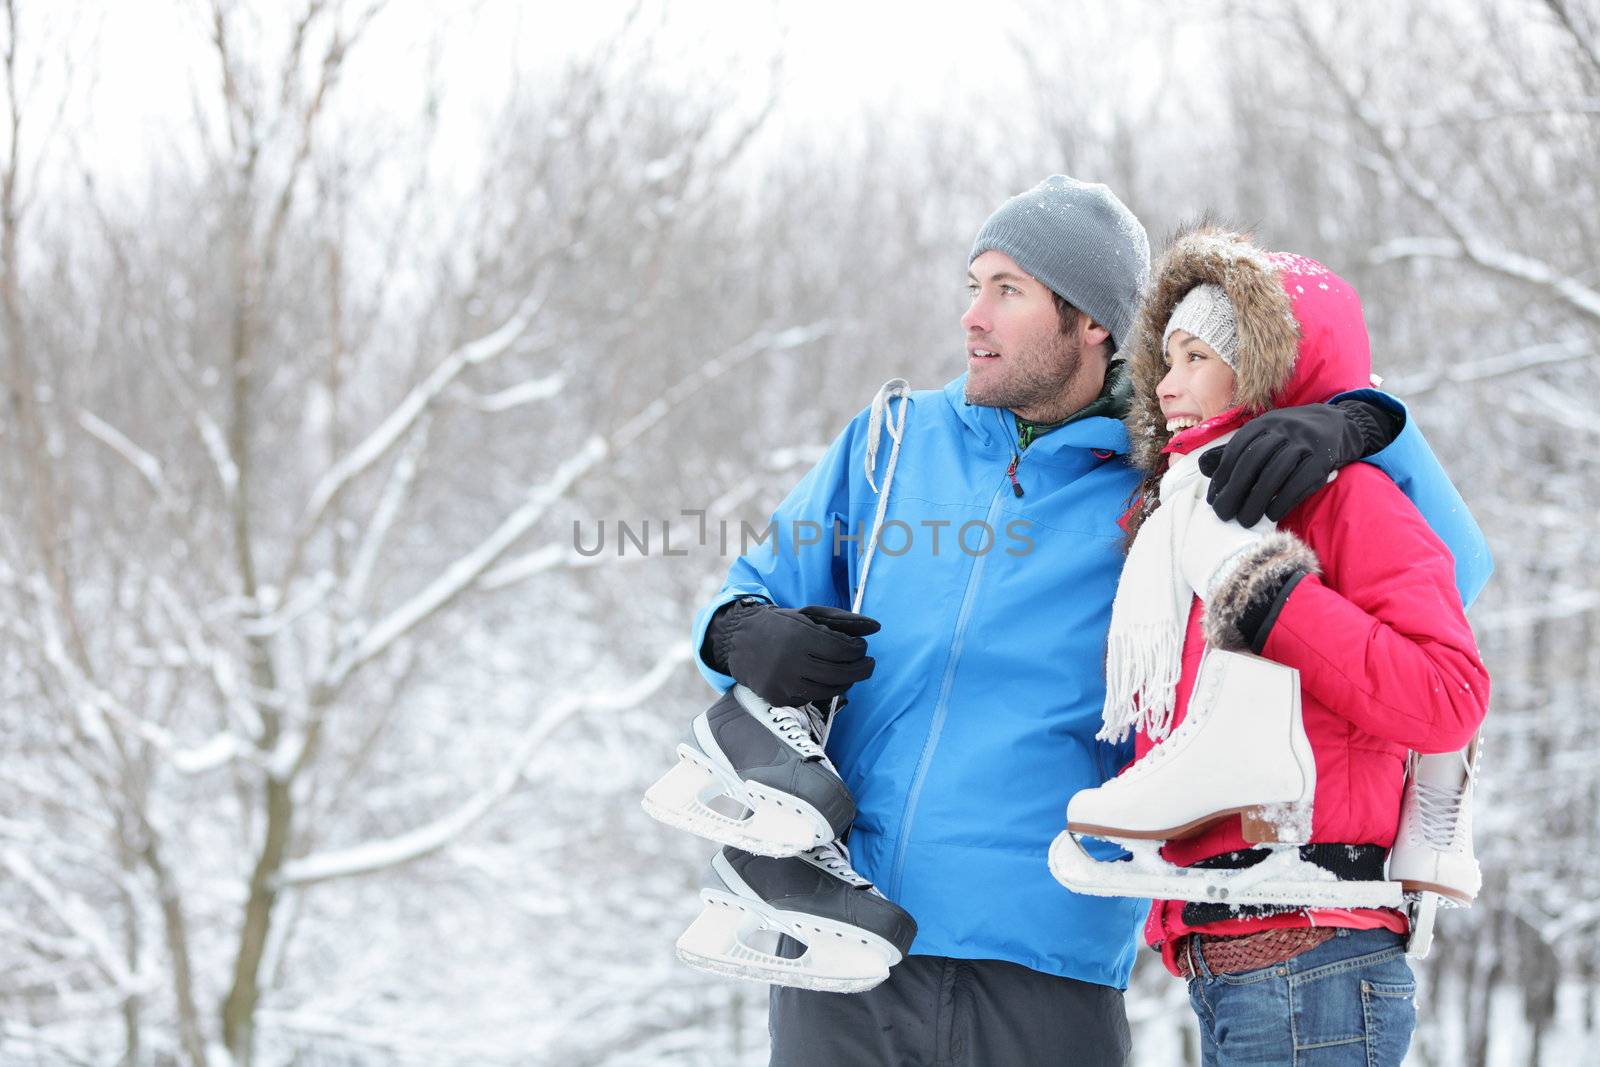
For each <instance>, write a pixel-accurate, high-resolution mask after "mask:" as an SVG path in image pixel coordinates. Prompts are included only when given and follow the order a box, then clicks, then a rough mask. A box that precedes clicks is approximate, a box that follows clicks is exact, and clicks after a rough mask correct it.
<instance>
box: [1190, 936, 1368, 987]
mask: <svg viewBox="0 0 1600 1067" xmlns="http://www.w3.org/2000/svg"><path fill="white" fill-rule="evenodd" d="M1336 930H1337V928H1336V927H1332V926H1291V927H1288V928H1286V929H1282V930H1260V931H1257V932H1256V933H1253V934H1241V935H1238V936H1223V935H1218V934H1188V935H1186V936H1185V937H1184V938H1183V939H1182V940H1181V941H1180V942H1179V943H1178V953H1177V958H1178V970H1179V971H1181V972H1182V974H1183V976H1184V977H1185V978H1193V977H1195V975H1196V973H1197V972H1196V969H1195V965H1194V959H1193V955H1194V954H1195V953H1199V955H1200V957H1201V958H1202V959H1204V960H1205V961H1206V968H1207V969H1208V970H1210V972H1211V973H1212V974H1243V973H1244V972H1245V971H1254V970H1257V969H1259V968H1261V967H1270V966H1272V964H1274V963H1282V962H1283V961H1284V960H1289V959H1293V958H1294V957H1296V956H1298V955H1300V954H1301V953H1302V952H1309V951H1311V950H1312V949H1314V948H1316V947H1317V946H1318V945H1320V944H1322V943H1323V942H1324V941H1326V940H1328V939H1329V938H1330V937H1332V936H1333V935H1334V933H1335V932H1336Z"/></svg>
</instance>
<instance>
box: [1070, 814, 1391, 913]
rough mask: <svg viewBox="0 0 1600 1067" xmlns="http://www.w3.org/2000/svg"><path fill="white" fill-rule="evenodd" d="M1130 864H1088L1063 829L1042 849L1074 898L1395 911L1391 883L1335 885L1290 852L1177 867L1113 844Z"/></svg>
mask: <svg viewBox="0 0 1600 1067" xmlns="http://www.w3.org/2000/svg"><path fill="white" fill-rule="evenodd" d="M1117 844H1120V845H1122V846H1123V847H1124V848H1127V849H1128V850H1129V851H1130V852H1131V853H1133V858H1132V859H1131V860H1125V861H1103V860H1096V859H1095V858H1094V857H1092V856H1090V855H1089V853H1088V852H1087V851H1086V850H1085V849H1084V847H1083V844H1082V843H1081V842H1080V841H1079V840H1078V839H1077V837H1076V836H1075V835H1074V834H1073V833H1072V831H1070V830H1064V831H1062V832H1061V833H1060V834H1057V835H1056V839H1055V840H1054V841H1053V842H1051V844H1050V873H1051V874H1052V875H1054V876H1055V879H1056V881H1058V882H1060V883H1061V884H1062V885H1064V886H1066V887H1067V888H1068V889H1070V890H1072V891H1073V892H1075V893H1085V894H1088V895H1089V896H1097V897H1137V898H1142V899H1146V900H1188V901H1198V902H1201V903H1220V904H1296V905H1300V906H1303V907H1324V908H1399V907H1401V906H1402V905H1403V903H1404V895H1403V894H1402V892H1401V889H1400V883H1399V882H1342V881H1340V880H1339V879H1337V878H1335V877H1334V876H1333V875H1332V874H1330V873H1329V872H1327V871H1325V870H1323V869H1322V868H1321V867H1318V866H1316V865H1315V864H1311V863H1307V862H1305V861H1304V860H1302V859H1301V858H1300V856H1299V852H1298V850H1297V849H1295V848H1293V847H1290V848H1283V849H1274V850H1273V852H1272V854H1271V855H1270V856H1268V857H1267V858H1266V859H1265V860H1263V861H1261V862H1260V863H1258V864H1256V865H1255V866H1254V867H1246V868H1243V869H1241V870H1211V869H1200V868H1197V867H1179V866H1176V865H1174V864H1172V863H1168V862H1167V861H1166V860H1164V859H1162V858H1161V857H1160V855H1158V853H1157V850H1158V849H1159V847H1160V842H1155V841H1133V840H1127V841H1118V842H1117Z"/></svg>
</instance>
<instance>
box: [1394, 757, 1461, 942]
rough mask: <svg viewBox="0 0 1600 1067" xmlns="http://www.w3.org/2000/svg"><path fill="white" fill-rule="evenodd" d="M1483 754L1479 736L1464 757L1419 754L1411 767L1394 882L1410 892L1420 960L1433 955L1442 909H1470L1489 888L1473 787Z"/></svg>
mask: <svg viewBox="0 0 1600 1067" xmlns="http://www.w3.org/2000/svg"><path fill="white" fill-rule="evenodd" d="M1481 750H1482V739H1481V737H1475V738H1473V740H1472V743H1471V744H1469V745H1468V746H1467V747H1466V748H1464V749H1462V750H1461V751H1460V752H1443V753H1438V754H1434V755H1421V754H1419V753H1416V752H1413V753H1412V754H1411V759H1410V760H1409V761H1408V763H1407V774H1406V792H1405V798H1404V799H1403V800H1402V802H1401V806H1400V829H1399V831H1398V832H1397V833H1396V834H1395V841H1394V848H1392V849H1391V850H1390V851H1389V877H1390V878H1391V879H1392V880H1394V881H1396V882H1399V883H1400V884H1401V886H1402V887H1403V888H1404V889H1405V893H1406V910H1407V913H1408V914H1409V916H1410V918H1411V940H1410V944H1409V946H1408V952H1409V953H1410V955H1411V956H1413V957H1414V958H1419V959H1420V958H1421V957H1423V956H1425V955H1427V952H1428V947H1429V945H1430V944H1431V943H1432V940H1433V919H1434V913H1435V912H1436V911H1437V910H1438V908H1439V906H1440V905H1441V904H1442V905H1444V906H1445V907H1470V906H1471V905H1472V902H1473V900H1474V899H1475V898H1476V897H1477V895H1478V889H1479V888H1480V887H1481V886H1482V884H1483V873H1482V871H1480V870H1479V868H1478V860H1477V857H1476V856H1475V855H1474V854H1473V851H1472V788H1473V783H1474V782H1475V781H1476V780H1477V777H1478V758H1479V754H1480V752H1481Z"/></svg>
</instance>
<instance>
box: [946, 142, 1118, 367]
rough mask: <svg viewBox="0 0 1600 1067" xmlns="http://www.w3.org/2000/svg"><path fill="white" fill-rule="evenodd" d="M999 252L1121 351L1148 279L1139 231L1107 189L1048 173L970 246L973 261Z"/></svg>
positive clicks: (1008, 203) (1003, 210)
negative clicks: (1108, 336)
mask: <svg viewBox="0 0 1600 1067" xmlns="http://www.w3.org/2000/svg"><path fill="white" fill-rule="evenodd" d="M989 251H1000V252H1004V253H1005V254H1006V255H1008V256H1010V257H1011V258H1012V259H1014V260H1016V261H1017V266H1019V267H1021V268H1022V269H1023V270H1025V271H1027V272H1028V273H1029V274H1031V275H1033V276H1034V277H1035V278H1037V279H1039V280H1040V281H1041V282H1043V283H1044V284H1045V285H1047V286H1049V288H1050V291H1051V292H1053V293H1055V294H1057V295H1058V296H1060V297H1061V298H1062V299H1064V300H1065V301H1066V302H1067V303H1069V304H1071V305H1072V306H1073V307H1075V308H1077V309H1078V310H1080V311H1085V312H1088V314H1089V317H1090V318H1092V319H1094V320H1095V321H1096V322H1098V323H1099V324H1100V325H1102V326H1104V327H1105V328H1106V329H1108V330H1110V331H1111V337H1112V340H1113V341H1114V342H1115V343H1116V345H1117V347H1118V348H1120V347H1122V344H1123V342H1124V341H1126V340H1127V339H1128V333H1129V331H1130V330H1132V329H1133V319H1134V315H1135V314H1136V313H1137V312H1138V310H1139V295H1140V294H1141V293H1142V292H1143V291H1144V284H1145V281H1146V280H1147V279H1148V278H1149V277H1150V240H1149V238H1147V237H1146V236H1145V232H1144V227H1143V226H1141V225H1140V224H1139V220H1138V219H1136V218H1134V217H1133V212H1131V211H1129V210H1128V209H1127V207H1126V205H1124V204H1123V203H1122V201H1121V200H1118V199H1117V198H1116V195H1115V194H1114V193H1112V192H1111V190H1110V189H1107V188H1106V187H1105V186H1104V185H1100V184H1098V183H1093V182H1080V181H1078V180H1077V179H1076V178H1069V177H1067V176H1066V175H1064V174H1052V175H1051V176H1050V177H1048V178H1046V179H1045V180H1044V181H1042V182H1040V183H1039V184H1038V185H1035V186H1034V187H1033V188H1032V189H1029V190H1028V191H1027V192H1025V193H1019V194H1018V195H1016V196H1014V197H1012V198H1011V199H1010V200H1007V201H1006V202H1005V203H1004V204H1001V205H1000V209H999V210H998V211H996V212H995V213H994V214H993V215H990V216H989V221H988V222H985V223H984V224H983V229H981V230H979V231H978V239H977V240H975V241H973V242H972V255H970V256H968V257H967V262H968V263H969V264H970V263H971V262H972V261H973V260H975V259H977V258H978V257H979V256H981V255H983V254H984V253H985V252H989Z"/></svg>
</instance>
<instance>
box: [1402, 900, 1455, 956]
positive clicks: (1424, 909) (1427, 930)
mask: <svg viewBox="0 0 1600 1067" xmlns="http://www.w3.org/2000/svg"><path fill="white" fill-rule="evenodd" d="M1445 900H1446V898H1444V897H1441V896H1440V895H1439V894H1437V893H1417V894H1415V895H1412V896H1408V899H1407V900H1406V920H1407V921H1408V922H1409V923H1410V924H1411V930H1410V932H1409V933H1408V934H1407V936H1406V955H1407V956H1408V957H1410V958H1411V959H1414V960H1421V959H1426V958H1427V956H1428V950H1429V949H1430V948H1432V947H1433V920H1434V916H1435V915H1436V914H1437V913H1438V910H1439V905H1440V904H1441V903H1442V902H1444V901H1445Z"/></svg>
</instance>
